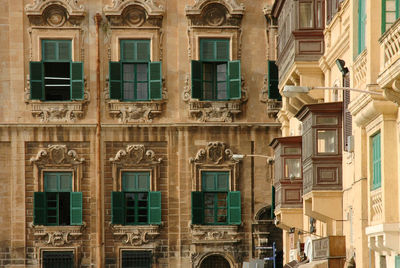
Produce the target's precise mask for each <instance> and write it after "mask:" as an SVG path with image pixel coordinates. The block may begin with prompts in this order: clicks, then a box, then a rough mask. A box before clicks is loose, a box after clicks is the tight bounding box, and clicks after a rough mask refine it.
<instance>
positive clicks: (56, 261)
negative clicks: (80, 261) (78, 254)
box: [43, 251, 74, 268]
mask: <svg viewBox="0 0 400 268" xmlns="http://www.w3.org/2000/svg"><path fill="white" fill-rule="evenodd" d="M55 267H57V268H73V267H74V253H73V252H72V251H43V268H55Z"/></svg>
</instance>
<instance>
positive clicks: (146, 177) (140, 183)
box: [136, 172, 150, 192]
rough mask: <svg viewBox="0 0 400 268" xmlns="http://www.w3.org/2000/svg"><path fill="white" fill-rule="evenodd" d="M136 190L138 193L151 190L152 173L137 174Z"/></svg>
mask: <svg viewBox="0 0 400 268" xmlns="http://www.w3.org/2000/svg"><path fill="white" fill-rule="evenodd" d="M136 183H137V187H136V189H137V190H138V191H144V192H145V191H149V190H150V173H148V172H138V173H136Z"/></svg>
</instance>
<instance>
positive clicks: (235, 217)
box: [228, 191, 242, 225]
mask: <svg viewBox="0 0 400 268" xmlns="http://www.w3.org/2000/svg"><path fill="white" fill-rule="evenodd" d="M228 210H229V212H228V223H229V224H236V225H239V224H241V223H242V212H241V201H240V192H239V191H237V192H229V193H228Z"/></svg>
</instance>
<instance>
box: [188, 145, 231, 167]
mask: <svg viewBox="0 0 400 268" xmlns="http://www.w3.org/2000/svg"><path fill="white" fill-rule="evenodd" d="M232 156H233V153H232V151H231V149H228V148H227V146H226V144H225V143H223V142H220V141H214V142H209V143H208V144H207V147H206V148H205V149H200V150H199V151H198V152H197V154H196V157H195V158H194V159H193V158H191V159H190V162H192V163H194V162H196V163H197V162H202V163H213V164H221V163H222V162H225V161H233V162H235V163H236V161H235V160H234V159H233V158H232Z"/></svg>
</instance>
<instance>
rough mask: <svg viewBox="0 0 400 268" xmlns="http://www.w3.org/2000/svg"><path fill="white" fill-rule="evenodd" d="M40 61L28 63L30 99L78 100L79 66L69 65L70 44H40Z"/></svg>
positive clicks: (80, 83) (62, 42) (45, 41)
mask: <svg viewBox="0 0 400 268" xmlns="http://www.w3.org/2000/svg"><path fill="white" fill-rule="evenodd" d="M41 44H42V61H31V62H30V87H31V92H30V93H31V99H32V100H42V101H68V100H82V99H83V89H84V83H83V80H84V75H83V63H82V62H73V61H72V56H71V55H72V53H71V51H72V48H71V47H72V42H71V40H47V39H45V40H42V42H41Z"/></svg>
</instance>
